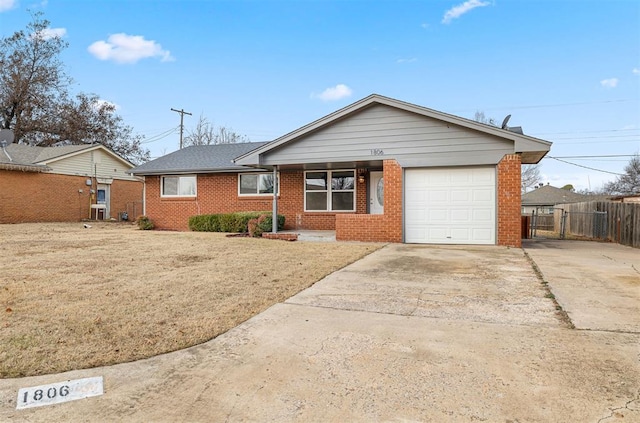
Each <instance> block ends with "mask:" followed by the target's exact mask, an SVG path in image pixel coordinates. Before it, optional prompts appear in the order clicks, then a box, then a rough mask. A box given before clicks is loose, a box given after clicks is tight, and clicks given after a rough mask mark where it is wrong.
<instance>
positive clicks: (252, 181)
mask: <svg viewBox="0 0 640 423" xmlns="http://www.w3.org/2000/svg"><path fill="white" fill-rule="evenodd" d="M278 180H280V177H279V176H278ZM238 195H273V173H241V174H239V175H238Z"/></svg>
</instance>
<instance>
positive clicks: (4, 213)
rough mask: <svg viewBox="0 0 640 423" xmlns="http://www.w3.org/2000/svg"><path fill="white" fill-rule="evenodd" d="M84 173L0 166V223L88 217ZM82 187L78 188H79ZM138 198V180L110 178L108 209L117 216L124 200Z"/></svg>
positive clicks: (138, 199)
mask: <svg viewBox="0 0 640 423" xmlns="http://www.w3.org/2000/svg"><path fill="white" fill-rule="evenodd" d="M86 180H87V178H86V177H84V176H71V175H58V174H53V173H35V172H21V171H9V170H0V223H25V222H77V221H80V220H82V219H87V218H89V207H90V204H91V201H90V194H89V190H90V189H91V187H88V186H87V185H85V181H86ZM80 190H82V192H80ZM132 201H138V202H140V201H142V183H141V182H135V181H120V180H114V181H113V184H112V186H111V210H112V215H113V216H114V217H117V213H118V212H119V211H124V210H125V209H124V208H123V209H122V210H120V207H124V206H125V204H126V203H127V202H132Z"/></svg>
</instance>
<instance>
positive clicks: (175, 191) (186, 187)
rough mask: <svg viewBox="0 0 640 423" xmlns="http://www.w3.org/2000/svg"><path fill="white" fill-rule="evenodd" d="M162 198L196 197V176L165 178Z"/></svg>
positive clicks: (162, 181)
mask: <svg viewBox="0 0 640 423" xmlns="http://www.w3.org/2000/svg"><path fill="white" fill-rule="evenodd" d="M161 186H162V191H161V196H162V197H195V196H196V192H197V191H196V186H197V184H196V177H195V176H163V177H162V180H161Z"/></svg>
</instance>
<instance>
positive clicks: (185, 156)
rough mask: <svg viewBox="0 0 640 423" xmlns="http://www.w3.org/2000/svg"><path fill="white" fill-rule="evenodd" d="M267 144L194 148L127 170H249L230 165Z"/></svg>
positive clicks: (156, 172) (162, 172) (151, 172)
mask: <svg viewBox="0 0 640 423" xmlns="http://www.w3.org/2000/svg"><path fill="white" fill-rule="evenodd" d="M265 144H267V143H266V142H246V143H238V144H214V145H193V146H190V147H185V148H183V149H181V150H177V151H174V152H173V153H170V154H167V155H166V156H162V157H159V158H157V159H155V160H151V161H149V162H147V163H144V164H142V165H140V166H137V167H135V168H133V169H131V170H130V171H129V173H131V174H133V175H166V174H187V173H219V172H236V171H238V170H243V169H244V170H250V169H247V168H245V167H243V166H238V165H236V164H234V163H233V159H234V158H236V157H238V156H240V155H243V154H245V153H248V152H250V151H252V150H255V149H256V148H259V147H262V146H263V145H265Z"/></svg>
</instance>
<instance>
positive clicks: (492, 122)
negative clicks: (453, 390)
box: [473, 110, 498, 126]
mask: <svg viewBox="0 0 640 423" xmlns="http://www.w3.org/2000/svg"><path fill="white" fill-rule="evenodd" d="M473 120H475V121H476V122H480V123H484V124H485V125H491V126H498V125H497V124H496V120H495V119H494V118H488V117H486V116H485V115H484V112H481V111H480V110H477V111H476V114H475V115H474V117H473Z"/></svg>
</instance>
